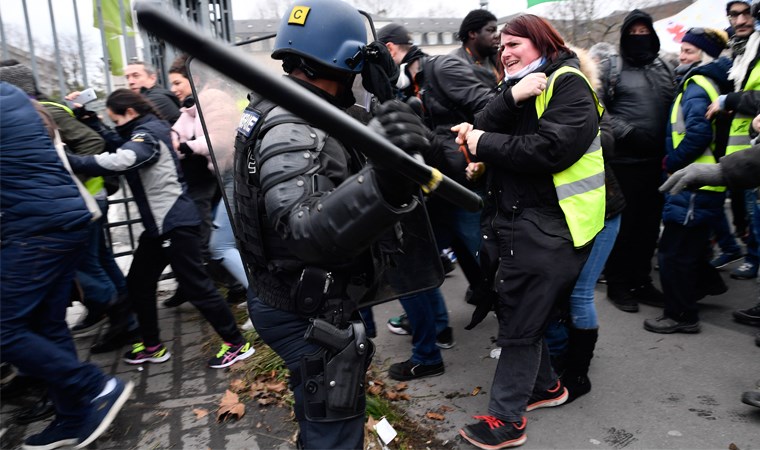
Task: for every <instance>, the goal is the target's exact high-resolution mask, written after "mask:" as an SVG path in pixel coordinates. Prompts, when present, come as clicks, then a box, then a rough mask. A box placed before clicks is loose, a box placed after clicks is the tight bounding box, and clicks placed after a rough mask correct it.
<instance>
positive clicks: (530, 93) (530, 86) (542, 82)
mask: <svg viewBox="0 0 760 450" xmlns="http://www.w3.org/2000/svg"><path fill="white" fill-rule="evenodd" d="M544 89H546V74H545V73H541V72H535V73H531V74H528V75H527V76H525V78H523V79H522V80H520V81H518V82H517V84H516V85H514V86H512V89H510V92H512V98H513V99H514V100H515V103H521V102H524V101H525V100H527V99H529V98H531V97H536V96H539V95H541V93H542V92H543V91H544Z"/></svg>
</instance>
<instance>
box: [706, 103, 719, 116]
mask: <svg viewBox="0 0 760 450" xmlns="http://www.w3.org/2000/svg"><path fill="white" fill-rule="evenodd" d="M718 112H720V101H718V100H715V101H714V102H712V103H710V106H708V107H707V113H706V114H705V117H707V118H708V119H712V118H713V117H714V116H715V115H716V114H718Z"/></svg>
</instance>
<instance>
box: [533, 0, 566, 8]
mask: <svg viewBox="0 0 760 450" xmlns="http://www.w3.org/2000/svg"><path fill="white" fill-rule="evenodd" d="M560 1H562V0H528V8H530V7H531V6H536V5H539V4H541V3H549V2H560Z"/></svg>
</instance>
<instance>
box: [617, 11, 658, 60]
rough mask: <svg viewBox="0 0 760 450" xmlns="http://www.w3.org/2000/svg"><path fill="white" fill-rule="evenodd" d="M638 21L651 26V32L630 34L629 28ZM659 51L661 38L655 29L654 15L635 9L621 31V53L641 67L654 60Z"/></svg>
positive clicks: (628, 16) (627, 17)
mask: <svg viewBox="0 0 760 450" xmlns="http://www.w3.org/2000/svg"><path fill="white" fill-rule="evenodd" d="M637 22H639V23H643V24H644V25H645V26H646V27H647V28H649V31H650V33H649V34H644V35H630V34H628V30H629V29H630V28H631V26H633V24H635V23H637ZM659 52H660V38H658V37H657V33H655V31H654V26H653V25H652V16H650V15H649V14H647V13H645V12H644V11H641V10H638V9H634V10H633V11H631V12H630V13H629V14H628V15H627V16H626V17H625V20H624V21H623V26H622V28H621V33H620V55H621V56H622V57H623V59H625V60H626V61H627V62H628V63H629V64H631V65H632V66H636V67H641V66H646V65H647V64H650V63H651V62H652V61H654V59H655V58H657V54H658V53H659Z"/></svg>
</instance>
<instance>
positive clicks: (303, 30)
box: [235, 0, 428, 449]
mask: <svg viewBox="0 0 760 450" xmlns="http://www.w3.org/2000/svg"><path fill="white" fill-rule="evenodd" d="M326 33H329V34H326ZM366 36H367V31H366V29H365V22H364V18H363V16H362V15H361V14H360V13H359V12H358V11H357V10H356V9H355V8H353V7H351V6H349V5H348V4H346V3H343V2H341V1H339V0H319V1H317V0H307V1H302V2H299V3H298V6H293V7H292V9H291V10H290V11H289V12H288V13H287V14H286V16H285V17H284V18H283V21H282V23H281V26H280V28H279V31H278V33H277V38H276V41H275V45H274V51H273V53H272V57H273V58H274V59H279V60H282V65H283V69H284V70H285V72H286V73H287V74H288V75H287V77H288V78H289V79H290V80H292V81H293V82H295V83H298V84H299V85H300V86H302V87H303V88H304V89H306V90H308V91H310V92H311V93H313V94H315V95H317V96H319V97H321V98H322V99H324V100H326V101H328V102H330V103H331V104H333V105H334V106H335V107H337V108H341V109H346V108H348V107H349V106H351V105H353V104H354V98H353V95H352V90H351V87H352V84H353V81H354V78H355V76H356V75H357V74H359V73H362V75H363V77H372V76H373V74H375V75H376V74H378V73H383V71H384V69H386V68H389V67H390V68H395V66H394V65H393V63H392V61H391V60H390V55H387V54H383V50H385V48H384V47H383V46H382V45H376V44H370V45H369V46H368V45H367V43H366ZM370 50H371V51H370ZM378 54H379V55H380V56H379V57H378ZM368 55H372V56H368ZM372 64H375V65H376V68H380V69H381V70H366V69H367V68H368V67H369V66H370V65H372ZM365 66H367V68H365ZM363 69H364V70H363ZM387 75H390V76H391V78H392V76H393V74H386V76H387ZM381 78H382V77H381ZM366 81H368V82H365V83H364V85H365V86H371V85H373V83H372V80H366ZM385 82H386V83H387V82H388V80H387V79H385ZM375 85H376V83H375ZM249 98H250V103H249V105H248V106H247V108H246V109H245V111H244V113H243V116H242V118H241V120H240V124H239V127H238V135H237V138H236V144H235V202H236V206H237V208H236V209H237V212H236V214H235V216H236V217H235V221H236V231H237V233H238V240H239V244H240V247H241V255H242V256H243V260H244V261H245V263H246V266H247V267H248V269H249V274H250V278H251V284H252V287H253V289H254V291H255V292H256V293H257V295H258V297H257V298H253V299H252V300H250V301H249V312H250V316H251V318H252V319H253V322H254V325H255V327H256V330H257V331H258V333H259V335H260V336H261V338H262V339H263V340H264V341H265V342H266V343H267V344H268V345H269V346H270V347H271V348H272V349H273V350H274V351H275V352H277V353H278V354H279V355H280V356H281V357H282V358H283V359H284V361H285V363H286V365H287V367H288V369H289V370H290V372H291V381H290V384H291V389H292V390H293V392H294V396H295V414H296V418H297V420H298V422H299V427H300V434H299V442H298V444H299V447H301V448H320V449H327V448H329V449H334V448H356V449H358V448H362V446H363V440H364V412H365V411H364V410H365V408H364V406H365V401H364V388H363V382H364V374H365V371H366V367H367V366H368V365H369V361H370V359H371V357H372V349H373V347H372V343H371V341H369V340H368V339H367V337H366V333H365V331H364V326H363V323H362V322H361V320H360V319H359V316H358V314H357V313H356V298H354V297H352V296H351V295H349V294H348V293H347V292H348V291H349V289H350V287H351V286H352V284H354V283H356V282H357V280H366V279H367V277H368V276H372V273H373V271H374V272H376V269H377V261H378V258H375V257H376V256H377V255H378V254H381V253H382V252H383V251H386V252H387V251H389V250H388V249H389V248H390V249H392V248H393V246H394V245H395V243H399V244H400V241H401V240H402V239H403V237H402V236H400V235H399V233H398V232H394V231H398V229H399V227H397V226H395V225H396V224H397V223H398V222H399V220H400V219H401V218H402V217H403V216H405V215H406V214H408V213H409V212H411V211H412V210H414V209H415V208H418V207H419V202H418V201H417V200H416V198H415V197H414V196H413V193H415V192H416V191H418V186H416V185H415V184H414V183H412V182H410V181H408V180H406V179H405V178H403V177H401V176H400V175H397V174H396V173H395V172H393V171H392V170H389V169H384V168H382V167H380V166H377V167H373V166H372V165H367V164H365V157H364V156H363V155H362V153H361V150H362V149H353V148H350V147H349V146H347V145H345V144H344V143H343V142H342V141H341V136H332V135H329V134H328V133H326V132H325V131H323V130H321V129H319V128H317V127H315V126H313V125H311V124H309V123H308V122H306V121H304V120H302V119H300V118H299V117H297V116H296V115H295V114H293V113H291V112H290V111H287V110H285V109H284V108H282V107H279V106H277V105H275V104H273V103H271V102H270V101H268V100H265V99H262V98H261V97H260V96H259V95H257V94H256V93H255V92H254V93H251V95H250V97H249ZM370 127H371V128H373V129H375V131H377V132H379V133H381V134H384V135H385V136H387V137H388V139H389V140H390V141H391V142H392V143H394V144H395V145H396V146H397V147H400V148H402V149H404V150H405V151H408V152H411V151H417V150H424V149H425V147H426V146H428V141H427V139H426V138H425V137H424V127H423V126H422V124H421V122H420V121H419V119H418V118H417V117H416V116H415V115H414V113H413V112H412V111H411V109H409V108H408V107H406V105H403V104H400V103H398V102H395V101H394V102H386V103H384V104H383V105H381V106H380V107H379V108H377V111H375V118H374V119H373V121H372V122H371V123H370ZM381 238H382V242H383V245H382V249H381V248H380V246H379V245H378V244H377V243H378V241H379V240H380V239H381ZM383 249H384V250H383ZM391 251H392V250H391ZM352 292H353V291H352Z"/></svg>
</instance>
